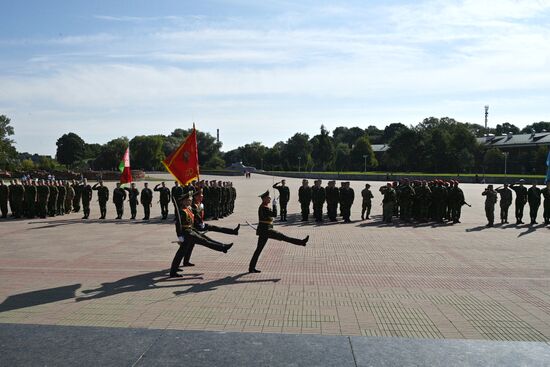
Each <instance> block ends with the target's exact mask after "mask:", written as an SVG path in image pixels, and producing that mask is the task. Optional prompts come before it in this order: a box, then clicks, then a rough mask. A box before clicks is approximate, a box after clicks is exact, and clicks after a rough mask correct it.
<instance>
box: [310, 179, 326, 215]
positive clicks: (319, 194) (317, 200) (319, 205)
mask: <svg viewBox="0 0 550 367" xmlns="http://www.w3.org/2000/svg"><path fill="white" fill-rule="evenodd" d="M325 199H326V194H325V188H324V187H322V186H313V187H312V188H311V201H312V202H313V216H314V217H315V221H316V222H322V221H323V206H324V204H325Z"/></svg>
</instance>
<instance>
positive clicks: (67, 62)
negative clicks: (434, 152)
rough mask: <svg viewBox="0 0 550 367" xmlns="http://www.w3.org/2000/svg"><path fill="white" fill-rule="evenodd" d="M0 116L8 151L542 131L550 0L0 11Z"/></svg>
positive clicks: (73, 5)
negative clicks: (399, 132) (157, 139)
mask: <svg viewBox="0 0 550 367" xmlns="http://www.w3.org/2000/svg"><path fill="white" fill-rule="evenodd" d="M0 12H1V13H2V14H3V16H2V22H0V54H1V55H2V57H1V58H0V85H1V88H0V114H4V115H7V116H8V117H9V118H11V121H12V126H13V127H14V128H15V135H14V136H13V138H14V140H15V141H16V147H17V149H18V150H19V151H27V152H31V153H38V154H50V155H55V150H56V145H55V142H56V141H57V139H58V138H59V137H60V136H61V135H63V134H65V133H68V132H74V133H76V134H78V135H80V136H81V137H82V138H83V139H84V141H86V142H87V143H106V142H107V141H109V140H111V139H114V138H117V137H120V136H127V137H129V138H130V139H131V138H132V137H134V136H136V135H150V134H169V133H170V132H171V131H173V130H174V129H176V128H184V129H186V128H190V127H191V126H192V123H193V122H195V123H196V126H197V129H199V130H202V131H205V132H209V133H211V134H212V135H214V136H215V134H216V129H220V140H221V141H222V143H223V147H222V150H224V151H227V150H230V149H234V148H236V147H238V146H241V145H244V144H246V143H250V142H252V141H259V142H262V143H264V144H265V145H268V146H272V145H273V144H274V143H276V142H278V141H284V140H287V139H288V138H289V137H291V136H292V135H293V134H294V133H296V132H304V133H308V134H309V135H310V136H313V135H315V134H317V133H318V132H319V128H320V126H321V124H324V125H325V126H326V127H327V128H328V129H329V130H332V129H334V128H335V127H337V126H349V127H351V126H360V127H364V128H366V127H367V126H369V125H375V126H378V127H379V128H383V127H384V126H386V125H387V124H390V123H394V122H401V123H404V124H407V125H411V124H417V123H418V122H420V121H422V120H423V119H424V118H426V117H430V116H435V117H444V116H448V117H453V118H455V119H456V120H458V121H462V122H472V123H480V124H483V122H484V106H485V105H489V125H490V126H495V125H496V124H497V123H503V122H511V123H513V124H516V125H518V126H520V127H522V126H525V125H527V124H529V123H532V122H536V121H549V120H550V0H526V1H519V0H461V1H453V0H445V1H442V0H426V1H396V0H389V1H368V0H363V1H340V2H339V1H322V0H315V1H313V0H302V1H270V0H263V1H255V0H254V1H247V0H233V1H208V0H202V1H179V0H155V1H144V0H126V1H124V0H117V1H112V0H105V1H99V0H97V1H90V0H87V1H77V0H66V1H56V0H49V1H41V0H39V1H30V0H20V1H2V2H1V3H0Z"/></svg>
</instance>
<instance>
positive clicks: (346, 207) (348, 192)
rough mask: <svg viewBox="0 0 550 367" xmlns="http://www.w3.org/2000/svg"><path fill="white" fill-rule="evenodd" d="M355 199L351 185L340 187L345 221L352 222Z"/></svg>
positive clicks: (341, 208)
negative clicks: (352, 207) (352, 208)
mask: <svg viewBox="0 0 550 367" xmlns="http://www.w3.org/2000/svg"><path fill="white" fill-rule="evenodd" d="M354 199H355V192H354V191H353V189H352V188H351V187H341V188H340V211H341V213H342V218H344V222H345V223H350V222H351V219H350V216H351V206H352V205H353V200H354Z"/></svg>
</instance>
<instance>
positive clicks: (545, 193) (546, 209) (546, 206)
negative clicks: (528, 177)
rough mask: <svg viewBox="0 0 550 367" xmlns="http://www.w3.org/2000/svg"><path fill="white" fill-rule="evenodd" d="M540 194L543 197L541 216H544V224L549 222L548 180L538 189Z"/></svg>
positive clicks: (549, 195)
mask: <svg viewBox="0 0 550 367" xmlns="http://www.w3.org/2000/svg"><path fill="white" fill-rule="evenodd" d="M540 192H541V194H542V196H543V197H544V212H543V214H542V216H543V217H544V224H546V225H548V224H550V181H549V182H547V183H546V187H545V188H544V189H542V190H540Z"/></svg>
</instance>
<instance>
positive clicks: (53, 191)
mask: <svg viewBox="0 0 550 367" xmlns="http://www.w3.org/2000/svg"><path fill="white" fill-rule="evenodd" d="M49 188H50V196H49V197H48V214H49V216H50V217H55V215H56V214H57V195H58V194H59V191H58V190H57V186H49Z"/></svg>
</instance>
